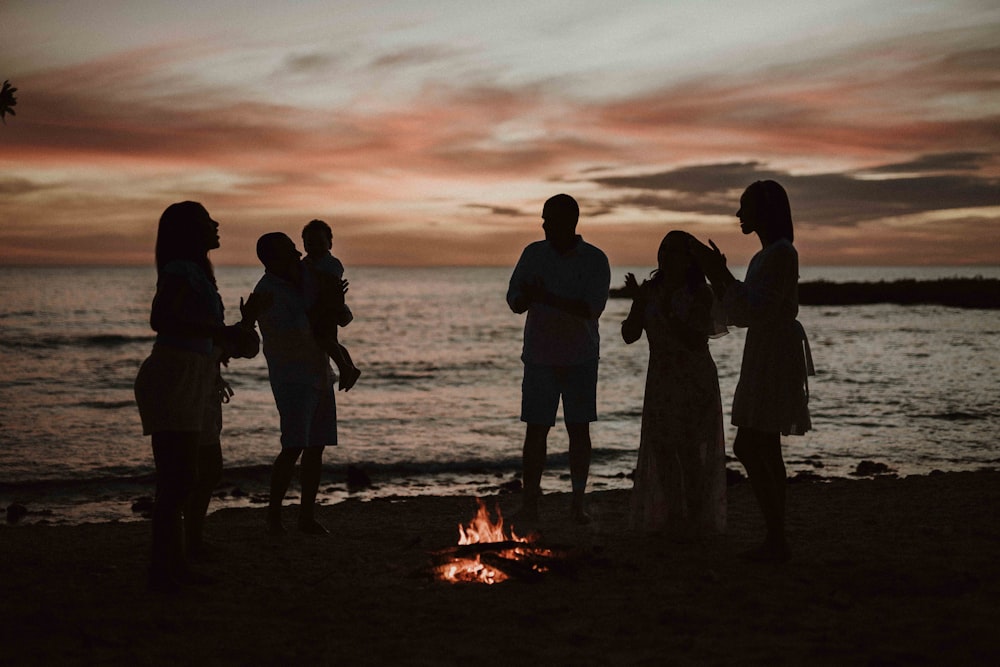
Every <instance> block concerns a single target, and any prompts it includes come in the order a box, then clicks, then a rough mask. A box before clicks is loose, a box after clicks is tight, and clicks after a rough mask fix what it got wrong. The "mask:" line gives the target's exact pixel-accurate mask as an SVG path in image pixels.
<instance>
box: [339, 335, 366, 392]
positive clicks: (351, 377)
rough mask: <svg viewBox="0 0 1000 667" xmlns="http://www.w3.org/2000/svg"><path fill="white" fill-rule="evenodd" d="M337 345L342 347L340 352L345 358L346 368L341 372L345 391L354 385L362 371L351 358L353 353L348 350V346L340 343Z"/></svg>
mask: <svg viewBox="0 0 1000 667" xmlns="http://www.w3.org/2000/svg"><path fill="white" fill-rule="evenodd" d="M337 347H339V348H340V354H341V356H342V358H343V359H344V364H345V367H344V370H343V371H341V373H340V388H341V389H342V390H344V391H347V390H349V389H350V388H351V387H353V386H354V383H355V382H357V381H358V378H359V377H361V371H359V370H358V367H357V366H355V365H354V360H352V359H351V353H350V352H348V351H347V348H346V347H344V346H343V345H340V344H339V343H338V345H337Z"/></svg>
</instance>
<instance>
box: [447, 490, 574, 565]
mask: <svg viewBox="0 0 1000 667" xmlns="http://www.w3.org/2000/svg"><path fill="white" fill-rule="evenodd" d="M476 504H477V505H478V507H479V509H478V511H477V512H476V516H475V517H473V519H472V521H470V522H469V524H468V525H465V526H463V525H462V524H459V526H458V545H457V546H454V547H449V548H447V549H442V550H440V551H436V552H434V556H435V565H434V567H433V573H434V576H435V578H437V579H439V580H441V581H448V582H452V583H460V582H473V583H482V584H498V583H500V582H502V581H507V580H508V579H521V580H529V581H530V580H534V579H537V578H539V577H541V576H542V575H544V574H546V573H548V572H551V571H553V570H563V569H565V567H566V565H567V554H566V552H565V550H563V549H559V548H555V547H544V546H541V545H540V544H539V540H540V536H539V535H538V534H537V533H532V534H530V535H528V536H526V537H521V536H520V535H518V534H516V533H515V532H514V531H513V529H511V528H506V529H505V527H504V523H503V515H502V514H501V513H500V507H499V506H496V507H495V511H496V521H493V520H492V519H491V518H490V512H489V510H487V509H486V503H485V502H483V501H482V500H480V499H479V498H476Z"/></svg>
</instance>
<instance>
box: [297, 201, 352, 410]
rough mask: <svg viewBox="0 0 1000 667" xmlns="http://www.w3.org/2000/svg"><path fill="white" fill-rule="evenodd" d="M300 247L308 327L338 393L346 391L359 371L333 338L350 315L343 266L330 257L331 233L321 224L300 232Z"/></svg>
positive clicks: (327, 226)
mask: <svg viewBox="0 0 1000 667" xmlns="http://www.w3.org/2000/svg"><path fill="white" fill-rule="evenodd" d="M302 245H303V247H304V248H305V251H306V256H305V257H303V258H302V265H303V267H304V268H305V278H306V282H305V284H306V296H307V298H308V299H309V302H310V307H309V309H308V314H309V324H310V325H311V326H312V329H313V333H314V334H315V335H316V339H317V340H318V341H319V344H320V346H321V347H322V348H323V350H324V351H325V352H326V353H327V354H328V355H330V358H331V359H332V360H333V363H334V364H336V365H337V374H338V375H339V376H340V389H341V391H348V390H349V389H350V388H351V387H353V386H354V383H355V382H357V381H358V377H360V376H361V371H360V370H358V368H357V366H355V365H354V362H353V361H352V360H351V355H350V354H349V353H348V351H347V348H346V347H344V346H343V345H341V344H340V341H339V340H338V338H337V327H346V326H347V325H348V324H350V323H351V321H352V320H353V319H354V314H353V313H351V309H350V308H349V307H348V306H347V303H346V302H345V300H344V293H345V292H346V291H347V285H348V283H347V281H345V280H344V265H343V263H341V261H340V260H339V259H337V258H336V257H334V256H333V255H332V254H331V253H330V249H331V248H332V247H333V231H332V230H331V229H330V225H328V224H326V223H325V222H323V221H322V220H312V221H310V222H309V224H307V225H306V226H305V227H304V228H303V229H302Z"/></svg>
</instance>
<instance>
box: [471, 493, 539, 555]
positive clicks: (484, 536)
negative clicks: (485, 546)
mask: <svg viewBox="0 0 1000 667" xmlns="http://www.w3.org/2000/svg"><path fill="white" fill-rule="evenodd" d="M476 504H477V505H478V506H479V510H478V511H477V512H476V516H474V517H473V518H472V521H470V522H469V525H468V526H463V525H462V524H458V543H459V544H479V543H480V542H530V541H531V540H529V539H528V538H526V537H518V535H517V534H516V533H515V532H514V530H513V529H510V531H509V534H505V533H504V530H503V514H502V513H501V512H500V506H499V505H497V506H496V508H495V509H496V512H497V520H496V522H493V521H492V520H491V519H490V512H489V510H488V509H486V503H485V502H483V501H482V499H480V498H476Z"/></svg>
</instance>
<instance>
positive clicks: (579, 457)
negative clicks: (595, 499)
mask: <svg viewBox="0 0 1000 667" xmlns="http://www.w3.org/2000/svg"><path fill="white" fill-rule="evenodd" d="M566 432H567V433H568V434H569V475H570V479H571V480H572V485H573V506H572V512H573V520H574V521H576V522H578V523H589V522H590V517H589V516H588V515H587V513H586V511H585V510H584V505H583V500H584V496H585V494H586V492H587V477H588V475H589V474H590V450H591V442H590V424H588V423H586V422H584V423H582V424H566Z"/></svg>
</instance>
